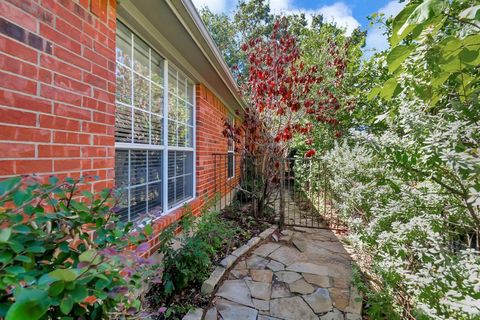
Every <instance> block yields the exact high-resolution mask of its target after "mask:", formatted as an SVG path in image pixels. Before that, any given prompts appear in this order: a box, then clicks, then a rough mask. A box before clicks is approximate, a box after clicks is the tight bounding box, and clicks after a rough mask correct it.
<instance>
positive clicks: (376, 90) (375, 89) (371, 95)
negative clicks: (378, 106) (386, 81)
mask: <svg viewBox="0 0 480 320" xmlns="http://www.w3.org/2000/svg"><path fill="white" fill-rule="evenodd" d="M381 90H382V87H380V86H376V87H373V88H372V90H370V92H369V93H368V96H367V100H368V101H371V100H373V98H375V97H376V96H378V94H379V93H380V91H381Z"/></svg>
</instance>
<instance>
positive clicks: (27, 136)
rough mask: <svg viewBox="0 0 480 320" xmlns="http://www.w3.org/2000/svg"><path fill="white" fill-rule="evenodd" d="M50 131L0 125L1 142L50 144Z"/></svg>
mask: <svg viewBox="0 0 480 320" xmlns="http://www.w3.org/2000/svg"><path fill="white" fill-rule="evenodd" d="M50 137H51V132H50V130H45V129H37V128H25V127H16V126H7V125H2V124H0V140H4V141H29V142H30V141H31V142H50Z"/></svg>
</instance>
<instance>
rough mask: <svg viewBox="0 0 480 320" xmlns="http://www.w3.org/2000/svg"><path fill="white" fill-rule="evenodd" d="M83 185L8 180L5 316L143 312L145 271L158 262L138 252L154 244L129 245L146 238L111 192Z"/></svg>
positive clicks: (1, 237)
mask: <svg viewBox="0 0 480 320" xmlns="http://www.w3.org/2000/svg"><path fill="white" fill-rule="evenodd" d="M81 183H83V181H82V180H79V181H74V180H72V179H67V180H66V181H65V182H63V183H59V181H58V179H56V178H50V180H49V183H47V184H40V183H39V182H38V181H37V180H35V179H34V178H31V177H30V178H29V177H24V178H19V177H16V178H11V179H7V180H4V181H1V182H0V225H1V226H2V228H1V230H0V290H1V291H2V294H1V296H0V317H5V318H6V320H13V319H15V320H16V319H28V320H35V319H59V318H62V319H74V318H75V319H101V318H106V317H107V316H110V317H122V316H125V315H128V314H133V313H135V312H137V310H138V309H139V307H140V305H139V302H138V301H136V299H134V298H135V297H134V296H133V292H135V291H136V290H135V289H136V288H137V287H138V285H139V284H140V283H141V278H140V277H139V276H138V274H140V273H137V271H139V269H140V268H141V269H142V272H141V274H142V275H143V276H145V275H148V272H146V271H147V270H150V269H149V268H148V265H149V264H150V263H151V260H149V259H143V258H140V257H138V254H139V253H142V252H143V251H145V250H146V249H148V247H147V246H146V244H143V245H140V246H138V247H137V249H136V250H135V251H132V250H126V249H127V247H128V246H130V245H132V244H135V243H138V241H141V240H145V236H144V235H141V236H135V235H134V234H132V233H129V231H130V228H131V224H129V223H123V222H121V221H119V220H118V217H117V216H116V215H115V213H114V211H113V210H112V206H113V205H114V197H113V196H112V191H111V190H108V189H105V190H104V191H102V192H100V193H99V194H92V193H90V192H88V191H83V192H81V191H79V188H78V186H79V184H81ZM79 198H82V199H83V200H82V201H78V200H77V199H79ZM148 229H150V228H148ZM147 231H149V230H147Z"/></svg>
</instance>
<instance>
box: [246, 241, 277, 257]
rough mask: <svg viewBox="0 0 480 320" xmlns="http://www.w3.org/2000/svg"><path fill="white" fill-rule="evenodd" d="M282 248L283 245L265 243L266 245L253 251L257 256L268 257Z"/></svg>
mask: <svg viewBox="0 0 480 320" xmlns="http://www.w3.org/2000/svg"><path fill="white" fill-rule="evenodd" d="M280 246H281V245H280V244H279V243H274V242H269V243H265V244H262V245H261V246H260V247H258V248H257V249H255V250H254V251H253V254H256V255H257V256H261V257H268V255H269V254H271V253H272V252H273V251H275V250H277V249H278V248H280Z"/></svg>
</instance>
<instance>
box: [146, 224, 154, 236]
mask: <svg viewBox="0 0 480 320" xmlns="http://www.w3.org/2000/svg"><path fill="white" fill-rule="evenodd" d="M152 233H153V228H152V225H151V224H148V225H147V226H146V227H145V234H146V235H147V236H149V235H151V234H152Z"/></svg>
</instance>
